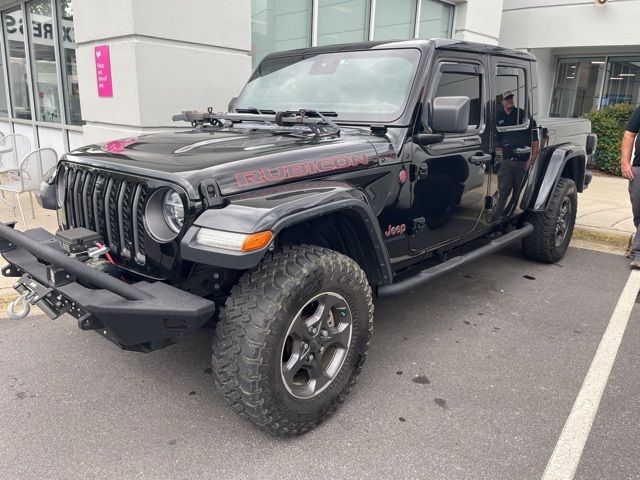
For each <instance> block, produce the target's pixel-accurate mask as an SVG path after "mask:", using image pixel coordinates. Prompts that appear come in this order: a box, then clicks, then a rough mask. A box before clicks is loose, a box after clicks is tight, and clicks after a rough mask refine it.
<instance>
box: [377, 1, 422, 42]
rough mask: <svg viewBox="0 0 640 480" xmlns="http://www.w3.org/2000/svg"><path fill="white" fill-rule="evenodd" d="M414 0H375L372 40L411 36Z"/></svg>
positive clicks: (403, 38) (401, 38)
mask: <svg viewBox="0 0 640 480" xmlns="http://www.w3.org/2000/svg"><path fill="white" fill-rule="evenodd" d="M414 14H415V1H414V0H377V1H376V14H375V17H374V27H373V39H374V40H406V39H408V38H413V28H414V27H413V26H414V21H413V17H414V16H415V15H414Z"/></svg>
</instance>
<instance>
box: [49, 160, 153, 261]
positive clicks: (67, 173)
mask: <svg viewBox="0 0 640 480" xmlns="http://www.w3.org/2000/svg"><path fill="white" fill-rule="evenodd" d="M59 175H60V177H59V179H60V181H64V182H65V185H66V196H65V205H64V210H65V226H66V227H67V228H75V227H85V228H88V229H89V230H93V231H94V232H97V233H98V234H100V236H101V237H102V238H103V239H104V241H105V243H106V244H107V246H108V247H109V249H110V250H111V252H112V254H114V255H116V256H118V257H120V258H121V259H122V260H125V261H135V263H137V264H138V265H144V264H145V263H146V260H147V258H146V253H145V252H146V249H145V239H146V238H147V235H146V232H145V227H144V220H143V217H144V208H145V201H146V199H147V189H148V186H147V184H146V182H145V181H144V180H143V179H139V178H133V177H122V176H119V175H113V174H111V173H110V172H107V171H104V170H95V169H84V168H82V167H79V166H76V165H73V164H62V166H61V167H60V172H59Z"/></svg>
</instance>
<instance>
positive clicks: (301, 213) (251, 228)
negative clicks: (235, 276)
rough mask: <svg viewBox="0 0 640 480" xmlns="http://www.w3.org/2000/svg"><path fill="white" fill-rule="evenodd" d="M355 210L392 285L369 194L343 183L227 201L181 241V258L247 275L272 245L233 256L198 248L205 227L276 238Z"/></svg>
mask: <svg viewBox="0 0 640 480" xmlns="http://www.w3.org/2000/svg"><path fill="white" fill-rule="evenodd" d="M343 211H352V212H354V213H355V214H356V215H357V216H358V218H359V219H360V220H362V222H363V224H364V226H365V228H366V231H367V233H368V238H367V239H366V240H365V241H369V242H371V246H372V247H373V251H374V252H375V256H376V264H377V266H378V269H379V273H380V278H381V280H382V283H385V284H386V283H391V281H392V271H391V264H390V262H389V257H388V254H387V250H386V247H385V245H384V241H383V239H382V233H381V232H380V228H379V225H378V221H377V218H376V216H375V214H374V212H373V211H372V210H371V207H370V206H369V203H368V201H367V198H366V195H365V194H364V193H363V192H362V191H361V190H359V189H357V188H354V187H353V186H351V185H349V184H347V183H343V182H320V181H317V182H307V183H302V184H291V185H286V186H282V187H274V188H269V189H265V190H260V191H257V192H250V193H248V194H240V195H236V196H233V197H230V198H229V204H228V205H227V206H226V207H224V208H219V209H209V210H206V211H205V212H204V213H202V215H200V216H199V217H198V219H197V220H196V221H195V223H194V225H193V226H191V227H190V228H189V229H188V231H187V233H186V234H185V236H184V238H183V239H182V242H181V252H182V258H183V259H185V260H190V261H193V262H196V263H202V264H207V265H214V266H218V267H222V268H232V269H236V270H246V269H248V268H252V267H255V266H256V265H257V264H258V263H260V261H261V260H262V258H263V256H264V255H265V253H266V252H267V251H268V249H269V246H267V247H265V248H263V249H261V250H257V251H255V252H248V253H242V252H234V251H231V250H223V249H216V248H211V247H207V246H203V245H198V244H196V242H195V239H196V236H197V234H198V231H199V230H200V229H201V228H211V229H216V230H225V231H230V232H237V233H247V234H248V233H255V232H261V231H265V230H270V231H271V232H273V234H274V238H277V236H278V234H279V233H280V232H281V231H282V230H284V229H285V228H287V227H290V226H292V225H295V224H298V223H301V222H304V221H305V220H309V219H313V218H318V217H321V216H326V215H330V214H332V213H336V212H343Z"/></svg>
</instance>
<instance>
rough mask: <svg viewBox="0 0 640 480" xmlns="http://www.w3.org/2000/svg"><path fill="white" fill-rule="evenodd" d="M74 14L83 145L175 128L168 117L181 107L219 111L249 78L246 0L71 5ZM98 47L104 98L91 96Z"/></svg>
mask: <svg viewBox="0 0 640 480" xmlns="http://www.w3.org/2000/svg"><path fill="white" fill-rule="evenodd" d="M74 9H75V12H74V24H75V34H76V44H77V45H78V51H77V55H78V77H79V84H80V101H81V108H82V116H83V118H84V120H85V121H86V122H87V123H86V125H85V126H84V129H83V130H84V132H83V133H84V142H85V143H93V142H98V141H105V140H109V139H113V138H117V137H123V136H132V135H138V134H140V133H144V132H151V131H157V130H166V129H167V128H168V127H175V126H178V125H176V124H174V123H173V122H172V121H171V116H172V115H174V114H176V113H179V112H181V111H182V110H195V109H198V110H203V109H205V108H206V107H208V106H212V107H214V109H215V110H217V111H224V110H226V107H227V104H228V102H229V100H230V99H231V97H233V96H235V95H237V94H238V93H239V88H240V86H242V84H243V83H244V82H245V81H246V80H247V78H248V77H249V75H250V73H251V57H250V56H249V54H250V52H249V50H250V48H251V10H250V9H251V4H250V1H249V0H208V1H206V2H202V1H199V0H181V1H180V2H175V1H171V0H110V1H109V2H104V1H102V0H74ZM102 44H106V45H109V49H110V57H111V72H112V76H113V97H112V98H101V97H99V96H98V90H97V83H96V72H95V62H94V58H93V55H94V47H95V46H96V45H102ZM184 126H186V125H184Z"/></svg>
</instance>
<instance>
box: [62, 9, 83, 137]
mask: <svg viewBox="0 0 640 480" xmlns="http://www.w3.org/2000/svg"><path fill="white" fill-rule="evenodd" d="M59 6H60V16H59V17H58V18H60V21H59V22H58V25H59V28H60V32H59V33H58V38H59V39H60V41H61V42H62V61H63V70H62V83H63V88H64V101H65V106H66V113H67V117H66V118H67V123H68V124H70V125H83V124H84V122H83V121H82V112H81V111H80V91H79V90H78V62H77V61H76V44H75V36H74V30H73V5H72V2H71V0H61V1H60V2H59Z"/></svg>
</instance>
